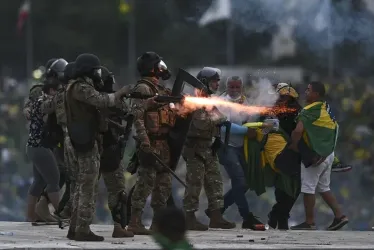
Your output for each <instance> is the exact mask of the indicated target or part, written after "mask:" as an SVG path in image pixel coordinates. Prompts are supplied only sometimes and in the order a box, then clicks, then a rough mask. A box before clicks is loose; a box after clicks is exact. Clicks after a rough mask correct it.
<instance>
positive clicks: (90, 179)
mask: <svg viewBox="0 0 374 250" xmlns="http://www.w3.org/2000/svg"><path fill="white" fill-rule="evenodd" d="M101 72H102V69H101V63H100V60H99V58H98V57H97V56H95V55H93V54H81V55H79V56H78V57H77V58H76V60H75V74H74V75H75V77H76V79H74V80H73V81H70V82H69V85H68V86H67V88H66V95H65V107H66V120H67V130H68V136H69V140H66V141H65V143H67V144H68V145H67V146H66V149H67V151H68V152H67V154H68V155H69V158H70V159H72V163H71V165H70V166H69V167H70V168H72V169H73V170H72V172H74V171H75V173H76V179H77V183H76V188H75V191H74V200H73V212H72V215H71V220H70V228H69V232H68V235H67V237H68V238H69V239H75V240H77V241H103V240H104V237H102V236H98V235H96V234H94V233H93V232H92V231H91V229H90V224H91V223H92V219H93V215H94V212H95V200H96V199H95V196H96V194H97V185H98V177H99V168H100V152H99V146H100V145H99V143H98V139H99V137H100V133H102V132H105V131H106V129H107V124H106V123H105V121H104V117H103V116H102V115H101V114H100V112H99V111H98V108H107V107H113V106H115V105H116V103H118V102H120V99H121V98H122V97H123V96H124V95H126V94H128V92H129V90H128V87H124V88H122V89H120V90H119V91H117V92H115V93H111V94H107V93H101V92H99V91H98V90H99V89H100V88H101V87H102V81H101Z"/></svg>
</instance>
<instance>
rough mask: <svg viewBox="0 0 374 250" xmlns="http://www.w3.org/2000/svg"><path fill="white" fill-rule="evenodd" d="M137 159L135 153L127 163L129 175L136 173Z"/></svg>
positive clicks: (136, 153)
mask: <svg viewBox="0 0 374 250" xmlns="http://www.w3.org/2000/svg"><path fill="white" fill-rule="evenodd" d="M139 164H140V163H139V158H138V152H137V151H135V152H134V154H133V155H132V156H131V159H130V161H129V164H128V165H127V168H126V170H127V172H129V173H130V174H132V175H133V174H135V173H136V172H137V171H138V168H139Z"/></svg>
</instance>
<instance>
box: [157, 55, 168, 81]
mask: <svg viewBox="0 0 374 250" xmlns="http://www.w3.org/2000/svg"><path fill="white" fill-rule="evenodd" d="M155 72H156V76H157V77H160V78H161V79H162V80H164V81H165V80H168V79H170V77H171V73H170V71H169V70H168V67H167V66H166V64H165V63H164V61H162V60H161V61H160V62H159V63H158V64H156V65H155Z"/></svg>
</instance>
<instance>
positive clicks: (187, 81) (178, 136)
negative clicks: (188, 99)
mask: <svg viewBox="0 0 374 250" xmlns="http://www.w3.org/2000/svg"><path fill="white" fill-rule="evenodd" d="M195 89H199V90H205V89H206V87H205V85H204V84H203V83H202V82H200V81H199V80H198V79H196V78H195V77H194V76H192V75H191V74H190V73H188V72H187V71H185V70H183V69H179V71H178V74H177V77H176V79H175V82H174V85H173V89H172V95H173V96H179V95H186V94H189V95H193V94H194V91H193V90H195ZM187 92H188V93H187ZM190 123H191V115H188V116H187V117H185V118H182V117H177V119H176V122H175V126H174V128H172V130H171V131H170V133H169V138H168V143H169V146H170V155H171V156H170V168H171V169H172V170H175V169H176V168H177V165H178V162H179V158H180V156H181V154H182V150H183V145H184V142H185V140H186V136H187V132H188V129H189V127H190Z"/></svg>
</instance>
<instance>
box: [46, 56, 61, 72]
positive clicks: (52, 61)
mask: <svg viewBox="0 0 374 250" xmlns="http://www.w3.org/2000/svg"><path fill="white" fill-rule="evenodd" d="M57 59H58V58H51V59H49V60H48V61H47V63H46V64H45V68H46V69H49V67H51V65H52V63H54V61H56V60H57Z"/></svg>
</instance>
